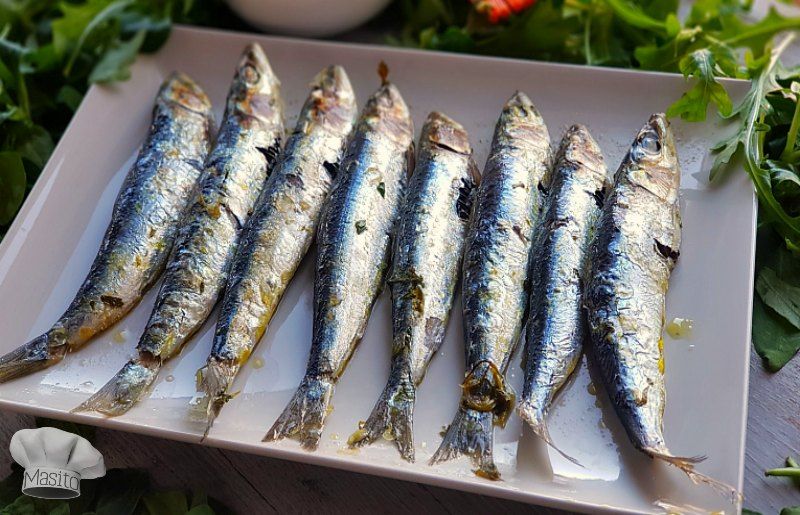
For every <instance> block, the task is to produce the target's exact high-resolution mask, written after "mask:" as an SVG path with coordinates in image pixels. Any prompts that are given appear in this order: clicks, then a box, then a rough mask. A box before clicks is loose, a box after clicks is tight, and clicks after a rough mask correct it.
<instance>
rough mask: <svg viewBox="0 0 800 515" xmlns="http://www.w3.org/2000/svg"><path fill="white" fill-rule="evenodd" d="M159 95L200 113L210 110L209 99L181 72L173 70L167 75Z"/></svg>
mask: <svg viewBox="0 0 800 515" xmlns="http://www.w3.org/2000/svg"><path fill="white" fill-rule="evenodd" d="M159 96H160V97H161V98H162V99H163V100H165V101H167V102H175V103H176V104H179V105H181V106H183V107H185V108H186V109H189V110H190V111H195V112H197V113H200V114H205V113H208V112H210V111H211V100H210V99H209V98H208V96H207V95H206V94H205V92H204V91H203V90H202V88H200V86H199V85H198V84H197V83H196V82H195V81H194V80H192V78H191V77H189V76H188V75H186V74H185V73H182V72H173V73H172V74H171V75H170V76H169V77H167V79H166V80H165V81H164V84H163V86H162V87H161V92H160V93H159Z"/></svg>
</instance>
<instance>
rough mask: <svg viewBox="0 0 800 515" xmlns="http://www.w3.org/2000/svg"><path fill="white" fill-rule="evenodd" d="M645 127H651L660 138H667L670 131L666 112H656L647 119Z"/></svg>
mask: <svg viewBox="0 0 800 515" xmlns="http://www.w3.org/2000/svg"><path fill="white" fill-rule="evenodd" d="M645 128H649V129H650V130H652V131H653V132H655V133H656V135H657V136H658V139H659V140H663V139H665V138H666V137H667V136H668V135H669V133H670V130H669V120H667V117H666V115H665V114H664V113H655V114H653V115H651V116H650V119H649V120H647V124H646V125H645Z"/></svg>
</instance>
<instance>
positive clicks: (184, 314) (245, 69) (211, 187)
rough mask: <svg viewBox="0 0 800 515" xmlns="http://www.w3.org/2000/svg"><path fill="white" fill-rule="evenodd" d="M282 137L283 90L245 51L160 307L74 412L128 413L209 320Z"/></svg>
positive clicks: (265, 65)
mask: <svg viewBox="0 0 800 515" xmlns="http://www.w3.org/2000/svg"><path fill="white" fill-rule="evenodd" d="M282 135H283V105H282V102H281V99H280V82H279V81H278V79H277V77H276V76H275V74H274V73H273V72H272V69H271V67H270V65H269V62H268V61H267V57H266V55H264V51H263V50H262V49H261V47H260V46H259V45H257V44H255V43H253V44H250V45H248V46H247V48H246V49H245V51H244V53H243V54H242V57H241V59H240V61H239V64H238V66H237V68H236V74H235V76H234V78H233V82H232V84H231V88H230V91H229V92H228V99H227V102H226V108H225V115H224V117H223V120H222V126H221V127H220V130H219V133H218V134H217V138H216V141H215V143H214V146H213V148H212V150H211V152H210V153H209V155H208V158H207V159H206V162H205V170H204V172H203V178H202V182H201V184H200V189H199V191H198V193H197V195H196V197H195V199H194V201H193V205H192V206H191V208H190V209H189V211H188V212H187V214H186V218H185V219H184V223H183V226H182V228H181V231H180V235H179V236H178V239H177V241H176V244H175V248H174V250H173V253H172V256H171V258H170V262H169V264H168V265H167V270H166V273H165V274H164V282H163V284H162V285H161V289H160V290H159V292H158V296H157V298H156V302H155V307H154V308H153V311H152V313H151V315H150V319H149V320H148V322H147V326H146V327H145V330H144V333H143V334H142V336H141V338H140V339H139V343H138V345H137V347H136V350H137V354H138V356H137V357H136V358H134V359H132V360H131V361H129V362H128V363H127V364H126V365H125V366H124V367H123V368H122V370H120V371H119V372H118V373H117V375H116V376H115V377H113V378H112V379H111V380H110V381H109V382H108V383H107V384H106V385H105V386H103V387H102V388H101V389H100V390H99V391H98V392H97V393H95V394H94V395H93V396H92V397H91V398H89V399H88V400H87V401H86V402H84V403H83V404H81V405H80V406H78V407H77V408H76V409H75V410H74V411H99V412H101V413H104V414H106V415H110V416H117V415H121V414H123V413H125V412H127V411H128V410H129V409H130V408H131V407H132V406H133V405H134V404H135V403H136V402H137V401H138V400H139V399H140V398H141V397H143V396H144V395H145V394H146V393H147V391H148V389H149V387H150V385H151V384H152V383H153V381H154V380H155V378H156V376H157V374H158V371H159V370H160V368H161V366H162V365H163V363H164V362H165V361H166V360H168V359H170V358H172V357H173V356H175V355H176V354H177V353H178V352H179V351H180V350H181V348H182V347H183V345H184V344H185V343H186V342H187V341H189V339H190V338H191V337H192V336H193V335H194V333H195V332H196V331H197V330H198V329H199V328H200V327H201V326H202V325H203V323H204V322H205V321H206V319H207V318H208V316H209V315H210V314H211V311H212V309H213V308H214V305H215V304H216V302H217V300H218V298H219V296H220V294H221V292H222V289H223V288H224V286H225V282H226V280H227V275H228V269H229V267H230V263H231V261H232V259H233V256H234V253H235V251H236V245H237V241H238V239H239V236H240V234H241V233H242V231H243V228H244V227H245V224H246V223H247V220H248V218H249V216H250V214H251V212H252V211H253V208H254V207H255V204H256V200H257V199H258V196H259V194H260V192H261V190H262V189H263V186H264V183H265V182H266V180H267V178H268V176H269V173H270V171H271V170H272V168H273V166H274V165H275V161H276V158H277V155H278V153H279V151H280V142H281V137H282Z"/></svg>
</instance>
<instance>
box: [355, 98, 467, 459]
mask: <svg viewBox="0 0 800 515" xmlns="http://www.w3.org/2000/svg"><path fill="white" fill-rule="evenodd" d="M478 180H479V175H478V171H477V167H476V166H475V162H474V161H473V159H472V148H471V147H470V144H469V137H468V135H467V131H465V130H464V128H463V127H462V126H461V125H459V124H458V123H456V122H455V121H453V120H451V119H450V118H448V117H447V116H445V115H443V114H441V113H438V112H433V113H431V114H430V115H429V116H428V120H427V121H426V122H425V125H424V127H423V128H422V135H421V136H420V149H419V156H418V158H417V165H416V168H415V170H414V174H413V175H412V176H411V180H410V181H409V185H408V193H407V198H406V200H405V201H404V207H403V211H402V214H401V216H400V220H399V223H398V229H397V234H396V238H395V242H394V249H393V254H392V271H391V274H390V276H389V279H388V283H389V287H390V288H391V291H392V319H393V321H394V322H393V334H394V337H393V342H392V367H391V372H390V373H389V381H388V383H387V385H386V388H385V389H384V390H383V394H382V395H381V397H380V399H379V400H378V402H377V404H376V405H375V408H374V409H373V410H372V414H371V415H370V416H369V418H368V419H367V421H366V423H364V424H363V427H361V428H360V429H359V430H358V431H356V432H355V433H354V434H353V436H351V437H350V440H349V443H350V445H351V446H361V445H365V444H367V443H371V442H373V441H375V440H376V439H377V438H379V437H380V436H382V435H383V434H384V433H385V432H386V431H389V432H390V433H391V435H392V440H394V442H395V444H396V445H397V447H398V449H399V450H400V454H401V455H402V456H403V458H405V459H406V460H409V461H414V442H413V438H414V436H413V432H412V420H413V410H414V398H415V396H416V388H417V386H418V385H419V384H420V383H421V382H422V379H423V378H424V376H425V370H426V369H427V368H428V364H429V363H430V361H431V359H432V358H433V356H434V354H435V353H436V351H437V350H438V349H439V347H441V345H442V341H443V340H444V334H445V328H446V327H447V321H448V319H449V318H450V310H451V308H452V307H453V299H454V296H455V289H456V284H457V283H458V275H459V272H460V270H461V257H462V255H463V252H464V242H465V241H466V236H467V228H468V226H469V214H470V211H471V209H472V203H473V200H474V192H475V184H476V182H477V181H478Z"/></svg>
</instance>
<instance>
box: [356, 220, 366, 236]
mask: <svg viewBox="0 0 800 515" xmlns="http://www.w3.org/2000/svg"><path fill="white" fill-rule="evenodd" d="M366 230H367V221H366V220H358V221H357V222H356V233H358V234H361V233H362V232H364V231H366Z"/></svg>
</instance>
